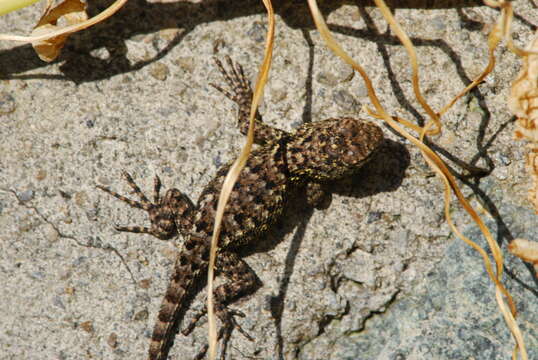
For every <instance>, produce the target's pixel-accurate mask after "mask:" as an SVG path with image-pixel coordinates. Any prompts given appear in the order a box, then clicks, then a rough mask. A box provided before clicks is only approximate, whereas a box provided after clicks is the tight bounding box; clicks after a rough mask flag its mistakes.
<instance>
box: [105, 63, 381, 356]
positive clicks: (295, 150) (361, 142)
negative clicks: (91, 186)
mask: <svg viewBox="0 0 538 360" xmlns="http://www.w3.org/2000/svg"><path fill="white" fill-rule="evenodd" d="M226 60H227V63H228V68H229V70H228V71H227V70H225V69H224V67H223V65H222V63H221V62H220V61H218V60H216V64H217V66H218V68H219V69H220V72H221V73H222V75H223V76H224V79H225V80H226V83H227V84H228V86H229V88H230V90H225V89H222V88H220V87H218V86H216V85H213V86H214V87H215V88H216V89H217V90H219V91H220V92H222V93H223V94H224V95H226V96H227V97H228V98H229V99H231V100H232V101H234V102H236V103H237V104H238V105H239V115H238V125H239V128H240V130H241V132H242V133H243V134H246V133H247V130H248V116H249V112H250V104H251V99H252V90H251V87H250V84H249V82H248V80H246V77H245V75H244V73H243V69H242V67H241V66H240V65H239V64H234V63H233V62H232V61H231V59H230V58H229V57H227V58H226ZM382 140H383V133H382V131H381V129H380V128H379V127H378V126H377V125H375V124H372V123H369V122H365V121H362V120H355V119H352V118H332V119H327V120H324V121H318V122H314V123H308V124H304V125H301V126H300V127H299V128H298V129H297V130H295V132H293V133H288V132H285V131H283V130H279V129H276V128H273V127H271V126H268V125H266V124H264V123H263V122H262V118H261V116H260V115H259V114H257V115H256V127H255V142H256V143H257V144H258V145H259V147H258V148H257V149H255V150H254V151H253V152H252V153H251V154H250V157H249V159H248V160H247V163H246V166H245V168H244V169H243V171H242V172H241V174H240V176H239V178H238V179H237V183H236V184H235V186H234V188H233V191H232V193H231V195H230V199H229V202H228V204H227V205H226V208H225V213H224V217H223V223H222V230H221V233H220V239H219V243H218V255H217V261H216V270H217V273H218V274H220V275H224V276H225V277H226V278H227V280H228V282H227V283H225V284H223V285H221V286H219V287H217V288H216V289H215V290H214V299H215V313H216V314H217V316H218V317H219V319H220V320H221V321H222V323H223V326H222V328H221V329H220V331H219V334H218V335H219V339H222V344H223V347H222V351H221V358H224V357H225V344H226V342H227V340H228V339H229V337H230V334H231V331H232V330H233V329H234V328H236V329H238V330H239V331H240V332H241V333H243V334H245V336H247V338H249V339H250V337H249V336H248V335H247V334H246V333H245V332H244V331H243V330H242V329H241V327H240V326H239V325H238V323H237V322H236V320H235V317H234V316H236V315H242V314H241V313H240V312H238V311H234V310H230V309H228V308H227V305H228V304H229V303H231V302H233V301H235V300H237V299H238V298H240V297H241V296H244V295H246V294H248V293H251V292H252V291H254V290H255V289H256V288H257V282H258V280H257V277H256V274H255V273H254V272H253V271H252V269H251V268H250V267H249V266H248V265H247V264H246V263H245V262H244V261H243V260H242V259H241V258H240V257H239V256H238V254H237V253H236V250H237V248H238V247H240V246H244V245H248V244H249V243H253V242H255V241H257V240H258V238H259V236H260V235H261V234H263V233H265V232H266V231H267V230H268V229H269V228H270V226H271V225H272V224H274V222H275V221H276V220H277V219H278V218H279V217H280V216H281V214H282V211H283V209H284V206H285V204H286V200H287V198H288V197H289V195H290V194H291V192H292V191H295V190H296V189H298V188H300V187H301V186H306V189H307V195H308V196H307V198H308V201H309V202H310V203H311V204H312V205H316V202H317V201H318V200H319V199H320V198H321V196H322V194H323V191H322V184H323V183H325V182H327V181H331V180H335V179H339V178H342V177H344V176H347V175H349V174H351V173H353V172H354V171H355V170H357V169H358V168H360V167H361V166H362V165H363V164H364V163H365V162H366V161H368V159H369V158H370V156H371V154H372V153H373V152H374V151H375V150H376V149H377V148H378V147H379V145H380V144H381V142H382ZM230 165H231V164H227V165H225V166H223V167H222V168H221V169H220V170H218V172H217V175H216V176H215V178H214V179H213V180H212V181H211V182H210V183H209V184H208V185H207V186H206V187H205V189H204V190H203V192H202V194H201V196H200V198H199V200H198V203H197V204H196V205H193V203H192V202H191V201H190V200H189V198H188V197H187V196H185V195H184V194H182V193H181V192H180V191H179V190H177V189H170V190H168V191H167V192H166V194H165V196H164V197H162V198H161V197H160V188H161V182H160V180H159V178H158V177H155V181H154V201H153V202H150V201H149V200H148V198H147V197H146V196H145V195H144V194H143V193H142V191H141V190H140V188H139V187H138V186H137V185H136V184H135V183H134V181H133V180H132V178H131V176H130V175H129V174H127V173H126V172H124V173H123V176H124V178H125V180H126V181H127V183H128V185H129V186H130V187H131V188H132V189H133V190H134V192H135V193H136V194H137V196H138V197H139V198H140V201H134V200H131V199H127V198H125V197H124V196H122V195H119V194H118V193H116V192H113V191H111V190H110V189H108V188H105V187H103V186H98V187H99V188H100V189H102V190H104V191H106V192H107V193H109V194H111V195H113V196H115V197H116V198H118V199H120V200H122V201H124V202H126V203H128V204H129V205H130V206H132V207H135V208H139V209H143V210H145V211H147V212H148V214H149V219H150V221H151V226H150V227H149V228H148V227H139V226H129V227H116V229H117V230H119V231H129V232H135V233H146V234H151V235H153V236H155V237H157V238H159V239H170V238H172V237H175V236H177V235H178V234H180V235H182V237H183V239H184V241H183V244H182V249H181V250H180V252H179V254H178V257H177V261H176V263H175V266H174V270H173V273H172V276H171V281H170V285H169V286H168V289H167V291H166V294H165V296H164V299H163V302H162V305H161V308H160V310H159V314H158V317H157V321H156V323H155V327H154V329H153V335H152V338H151V343H150V347H149V356H148V358H149V359H150V360H165V359H166V358H167V355H168V351H169V349H170V347H171V346H172V344H173V340H174V337H175V333H176V329H177V328H178V327H179V325H180V322H181V319H180V318H181V316H180V314H182V313H184V312H185V311H186V309H185V308H186V307H187V306H188V304H186V298H187V297H188V296H189V295H190V292H192V291H191V290H192V289H193V287H194V285H195V284H196V282H197V281H199V280H200V278H201V277H202V276H203V275H204V274H206V271H207V267H208V260H209V246H210V240H211V236H212V231H213V219H214V218H215V211H216V208H217V201H218V197H219V194H220V191H221V187H222V183H223V180H224V178H225V176H226V174H227V172H228V169H229V167H230ZM204 313H205V310H203V311H201V312H199V313H198V314H197V315H196V316H195V317H194V319H193V321H192V322H191V324H190V325H189V326H188V327H187V328H186V329H185V330H184V331H183V333H184V334H188V333H190V331H192V330H193V329H194V327H195V325H196V322H197V321H198V320H199V319H200V318H201V317H202V316H203V314H204ZM206 349H207V346H206V347H204V349H202V351H201V352H200V354H199V355H198V356H197V358H201V357H203V356H204V355H205V351H206Z"/></svg>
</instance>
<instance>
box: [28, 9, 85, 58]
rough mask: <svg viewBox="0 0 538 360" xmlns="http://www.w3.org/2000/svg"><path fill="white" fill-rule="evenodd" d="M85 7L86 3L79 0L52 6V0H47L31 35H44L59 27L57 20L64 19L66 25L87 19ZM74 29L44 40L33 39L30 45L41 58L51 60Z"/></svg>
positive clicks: (58, 52)
mask: <svg viewBox="0 0 538 360" xmlns="http://www.w3.org/2000/svg"><path fill="white" fill-rule="evenodd" d="M86 7H87V5H86V3H85V2H82V1H80V0H64V1H63V2H61V3H60V4H58V5H56V6H54V2H53V1H51V0H49V1H47V7H46V8H45V11H44V13H43V16H41V19H39V22H38V23H37V25H36V26H35V28H34V30H33V31H32V35H33V36H38V35H46V34H47V33H50V32H53V31H56V30H58V29H61V28H62V26H59V25H58V21H59V20H61V19H64V20H65V22H66V26H69V25H75V24H79V23H82V22H84V21H86V20H88V14H86ZM75 31H76V30H73V31H72V32H68V33H65V34H62V35H59V36H56V37H52V38H48V39H45V40H40V41H35V42H33V43H32V46H33V47H34V50H35V51H36V53H37V55H38V56H39V58H40V59H41V60H43V61H52V60H54V59H55V58H56V57H57V56H58V55H59V54H60V50H61V49H62V48H63V46H64V44H65V41H66V40H67V38H68V36H69V35H70V34H72V33H73V32H75Z"/></svg>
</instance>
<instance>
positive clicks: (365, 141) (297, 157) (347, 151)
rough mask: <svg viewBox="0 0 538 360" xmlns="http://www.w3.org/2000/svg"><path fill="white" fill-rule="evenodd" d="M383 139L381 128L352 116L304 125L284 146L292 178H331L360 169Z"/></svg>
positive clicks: (321, 179) (323, 179) (319, 179)
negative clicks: (285, 146)
mask: <svg viewBox="0 0 538 360" xmlns="http://www.w3.org/2000/svg"><path fill="white" fill-rule="evenodd" d="M382 141H383V132H382V131H381V128H380V127H379V126H377V125H375V124H373V123H370V122H366V121H363V120H356V119H352V118H338V119H327V120H323V121H317V122H314V123H308V124H304V125H302V126H301V127H299V128H298V129H297V131H296V132H295V134H294V136H292V139H291V140H290V142H289V143H288V145H287V156H286V157H287V161H288V166H289V170H290V174H291V176H292V177H297V178H304V177H306V178H308V179H311V180H317V181H325V180H335V179H339V178H341V177H343V176H346V175H348V174H350V173H352V172H353V171H354V170H356V169H358V168H360V167H361V166H362V165H363V164H364V163H365V162H366V161H368V159H369V158H370V155H371V154H372V153H373V152H374V151H375V150H376V149H377V148H378V147H379V145H380V144H381V142H382Z"/></svg>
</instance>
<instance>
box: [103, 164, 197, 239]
mask: <svg viewBox="0 0 538 360" xmlns="http://www.w3.org/2000/svg"><path fill="white" fill-rule="evenodd" d="M122 177H123V178H124V179H125V181H127V184H128V185H129V186H130V187H131V188H132V189H133V192H134V193H135V194H136V195H137V196H138V197H139V198H140V201H135V200H131V199H129V198H127V197H125V196H123V195H120V194H118V193H116V192H114V191H112V190H110V189H108V188H107V187H104V186H101V185H97V187H98V188H99V189H101V190H103V191H105V192H107V193H109V194H110V195H112V196H114V197H115V198H117V199H119V200H121V201H123V202H126V203H127V204H129V205H130V206H131V207H134V208H137V209H142V210H145V211H147V212H148V215H149V219H150V221H151V226H150V227H149V228H148V227H143V226H116V227H115V228H116V230H118V231H126V232H133V233H144V234H150V235H153V236H155V237H157V238H159V239H161V240H166V239H170V238H172V237H173V236H175V235H177V233H178V232H179V233H181V234H183V235H185V234H187V232H188V229H189V228H190V226H191V225H192V221H193V210H194V206H193V204H192V202H191V201H190V199H189V198H188V197H187V196H186V195H184V194H182V193H181V192H180V191H179V190H177V189H169V190H168V191H167V192H166V193H165V195H164V197H163V198H161V196H160V190H161V180H160V179H159V177H158V176H155V179H154V182H153V202H151V201H149V199H148V198H147V197H146V196H145V195H144V193H143V192H142V191H141V190H140V188H139V187H138V185H136V183H135V182H134V181H133V179H132V177H131V175H129V174H128V173H127V172H125V171H123V172H122Z"/></svg>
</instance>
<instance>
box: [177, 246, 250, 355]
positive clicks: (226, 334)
mask: <svg viewBox="0 0 538 360" xmlns="http://www.w3.org/2000/svg"><path fill="white" fill-rule="evenodd" d="M216 268H217V271H218V272H219V273H221V274H223V275H224V276H225V277H226V278H227V279H229V280H230V281H229V282H227V283H225V284H222V285H220V286H219V287H217V288H216V289H215V290H214V292H213V293H214V299H215V304H214V306H215V313H216V315H217V317H218V318H219V320H220V321H221V323H222V327H221V328H220V330H219V332H218V341H221V355H220V358H221V360H224V358H225V354H226V349H227V344H228V341H229V340H230V337H231V334H232V331H233V330H234V329H235V330H238V331H239V332H240V333H241V334H242V335H243V336H245V338H247V340H249V341H254V339H253V338H252V337H251V336H250V335H249V334H248V333H247V332H246V331H245V330H243V328H242V327H241V325H239V323H238V322H237V320H236V316H237V317H245V314H243V313H242V312H240V311H238V310H234V309H230V308H228V304H230V303H231V302H233V301H235V300H237V299H239V298H241V297H243V296H245V295H248V294H250V293H252V292H254V291H255V290H256V289H257V288H258V287H259V286H260V281H259V279H258V277H257V276H256V274H255V273H254V271H253V270H252V269H251V268H250V267H249V266H248V265H247V263H246V262H245V261H243V260H242V259H241V258H240V257H239V256H238V255H237V254H235V253H233V252H229V251H226V252H224V251H223V252H220V253H219V254H218V255H217V264H216ZM206 314H207V307H206V306H204V308H203V309H202V310H200V311H199V312H197V313H196V314H195V315H194V317H193V319H192V320H191V322H190V324H189V325H188V326H187V327H186V328H185V329H184V330H183V331H182V332H181V333H182V334H183V335H185V336H186V335H189V334H190V333H191V332H192V331H193V330H194V329H195V328H196V326H197V324H198V322H199V320H200V319H201V318H202V317H203V316H204V315H206ZM206 351H207V345H206V346H204V347H203V348H202V349H201V350H200V352H199V353H198V355H197V356H196V358H195V359H199V358H200V359H201V358H203V357H204V355H205V352H206Z"/></svg>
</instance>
